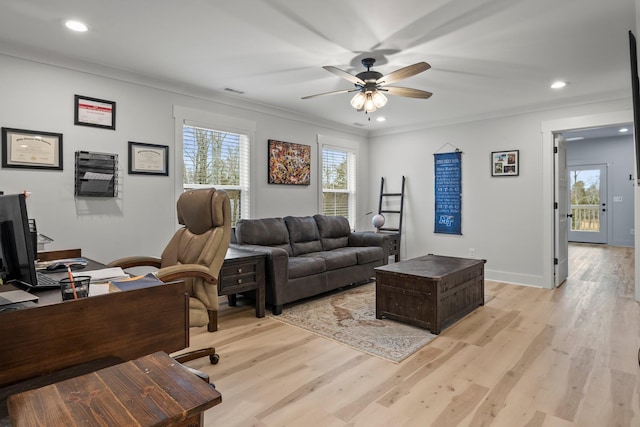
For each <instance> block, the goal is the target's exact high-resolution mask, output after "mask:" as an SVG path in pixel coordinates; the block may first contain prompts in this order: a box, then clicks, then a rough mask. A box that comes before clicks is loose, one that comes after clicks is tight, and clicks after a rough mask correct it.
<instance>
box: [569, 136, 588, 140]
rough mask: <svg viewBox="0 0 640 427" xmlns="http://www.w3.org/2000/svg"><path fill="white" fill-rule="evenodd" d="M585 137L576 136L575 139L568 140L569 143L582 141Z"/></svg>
mask: <svg viewBox="0 0 640 427" xmlns="http://www.w3.org/2000/svg"><path fill="white" fill-rule="evenodd" d="M583 139H584V136H574V137H573V138H567V141H582V140H583Z"/></svg>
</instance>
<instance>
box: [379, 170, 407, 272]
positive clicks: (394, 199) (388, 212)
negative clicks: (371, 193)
mask: <svg viewBox="0 0 640 427" xmlns="http://www.w3.org/2000/svg"><path fill="white" fill-rule="evenodd" d="M404 183H405V177H404V175H403V176H402V187H401V189H400V192H399V193H388V192H385V190H384V177H382V178H380V199H379V200H378V213H379V214H380V215H383V216H384V217H385V225H387V226H384V225H383V226H382V227H380V228H379V229H378V231H379V232H382V233H388V234H389V235H391V236H392V238H391V247H390V248H389V255H394V257H395V261H396V262H398V261H400V236H401V235H402V217H403V211H404ZM398 198H399V200H398ZM387 201H389V202H391V203H394V205H395V204H397V203H398V202H399V204H400V207H399V209H388V208H387V205H385V206H383V202H387ZM390 217H392V219H396V220H397V221H395V222H394V223H395V224H397V225H398V226H397V227H391V226H389V225H388V224H389V222H388V221H389V219H390Z"/></svg>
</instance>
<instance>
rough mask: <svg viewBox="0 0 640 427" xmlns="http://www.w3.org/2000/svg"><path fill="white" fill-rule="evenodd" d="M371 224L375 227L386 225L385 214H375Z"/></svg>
mask: <svg viewBox="0 0 640 427" xmlns="http://www.w3.org/2000/svg"><path fill="white" fill-rule="evenodd" d="M371 224H373V226H374V227H375V228H380V227H382V226H383V225H384V216H383V215H380V214H377V215H374V216H373V218H371Z"/></svg>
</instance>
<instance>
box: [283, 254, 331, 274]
mask: <svg viewBox="0 0 640 427" xmlns="http://www.w3.org/2000/svg"><path fill="white" fill-rule="evenodd" d="M324 271H326V268H325V262H324V259H322V258H313V257H310V256H309V257H306V256H300V257H291V258H289V279H297V278H299V277H307V276H312V275H314V274H319V273H323V272H324Z"/></svg>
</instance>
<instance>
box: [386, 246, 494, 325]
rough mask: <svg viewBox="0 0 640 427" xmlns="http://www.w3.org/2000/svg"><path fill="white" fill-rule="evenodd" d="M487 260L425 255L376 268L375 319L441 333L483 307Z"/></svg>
mask: <svg viewBox="0 0 640 427" xmlns="http://www.w3.org/2000/svg"><path fill="white" fill-rule="evenodd" d="M484 263H485V261H484V260H477V259H467V258H455V257H445V256H438V255H426V256H423V257H419V258H413V259H410V260H407V261H402V262H398V263H394V264H389V265H385V266H382V267H377V268H376V269H375V270H376V317H377V318H378V319H382V318H387V319H392V320H397V321H400V322H405V323H409V324H412V325H416V326H420V327H423V328H427V329H429V330H430V331H431V332H432V333H434V334H439V333H440V331H441V330H442V328H443V327H444V326H448V325H450V324H451V323H453V322H454V321H456V320H458V319H460V318H461V317H463V316H464V315H466V314H468V313H470V312H471V311H473V310H474V309H475V308H476V307H478V306H481V305H484Z"/></svg>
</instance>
